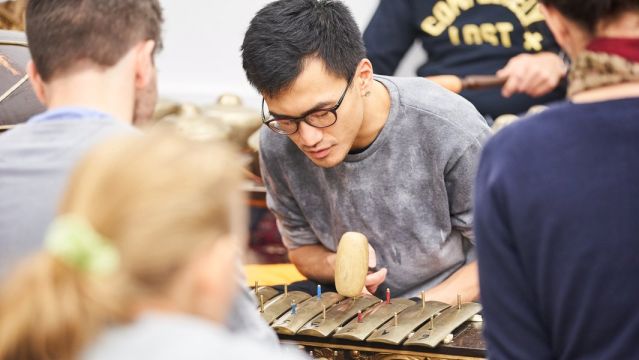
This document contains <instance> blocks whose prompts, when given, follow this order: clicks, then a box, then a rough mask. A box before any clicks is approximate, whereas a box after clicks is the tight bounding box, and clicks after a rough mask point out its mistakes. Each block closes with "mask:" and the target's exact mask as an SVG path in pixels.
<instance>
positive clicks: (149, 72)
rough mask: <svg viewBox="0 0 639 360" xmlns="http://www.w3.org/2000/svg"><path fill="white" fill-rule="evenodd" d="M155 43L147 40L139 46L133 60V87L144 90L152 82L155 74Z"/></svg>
mask: <svg viewBox="0 0 639 360" xmlns="http://www.w3.org/2000/svg"><path fill="white" fill-rule="evenodd" d="M154 53H155V41H153V40H147V41H145V42H143V43H142V44H140V45H139V48H138V51H137V54H136V58H135V87H136V88H137V89H144V88H146V86H147V85H148V84H149V83H150V82H151V81H153V79H154V74H155V63H154V60H153V58H154Z"/></svg>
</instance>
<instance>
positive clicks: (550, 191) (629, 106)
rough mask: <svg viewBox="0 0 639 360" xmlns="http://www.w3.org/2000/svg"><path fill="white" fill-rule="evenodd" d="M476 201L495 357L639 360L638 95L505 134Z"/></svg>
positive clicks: (492, 145)
mask: <svg viewBox="0 0 639 360" xmlns="http://www.w3.org/2000/svg"><path fill="white" fill-rule="evenodd" d="M475 199H476V204H475V235H476V241H477V250H478V255H479V270H480V284H481V300H482V303H483V305H484V315H485V335H486V340H487V342H488V353H489V356H490V358H491V359H535V360H537V359H639V312H638V311H636V310H637V302H638V299H639V282H638V281H637V280H636V279H635V277H636V276H637V274H639V240H638V236H639V221H637V218H636V216H637V214H639V98H632V99H623V100H615V101H605V102H599V103H590V104H565V105H561V106H558V107H556V108H554V109H551V110H548V111H546V112H544V113H542V114H539V115H537V116H534V117H531V118H529V119H526V120H522V121H521V122H520V123H518V124H514V125H512V126H510V127H507V128H506V129H504V130H503V131H502V132H500V133H499V134H498V135H496V136H495V137H494V138H493V139H492V140H491V141H489V143H488V144H487V145H486V147H485V149H484V151H483V154H482V159H481V162H480V166H479V171H478V176H477V183H476V194H475Z"/></svg>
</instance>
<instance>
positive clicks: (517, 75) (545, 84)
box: [497, 52, 568, 97]
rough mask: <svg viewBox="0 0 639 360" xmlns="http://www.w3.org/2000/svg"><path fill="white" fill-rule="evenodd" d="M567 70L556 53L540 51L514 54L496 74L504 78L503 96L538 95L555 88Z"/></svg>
mask: <svg viewBox="0 0 639 360" xmlns="http://www.w3.org/2000/svg"><path fill="white" fill-rule="evenodd" d="M567 71H568V69H567V67H566V64H565V63H564V60H563V59H562V58H561V57H560V56H559V55H558V54H555V53H554V52H540V53H537V54H520V55H517V56H515V57H514V58H512V59H510V61H508V64H506V66H505V67H504V68H503V69H501V70H499V71H497V76H498V77H500V78H502V79H506V83H505V84H504V86H503V88H502V95H503V96H504V97H511V96H513V95H514V94H516V93H525V94H528V95H530V96H533V97H539V96H543V95H546V94H548V93H549V92H551V91H553V90H555V88H556V87H557V86H558V85H559V83H560V82H561V80H562V79H563V78H564V76H566V73H567Z"/></svg>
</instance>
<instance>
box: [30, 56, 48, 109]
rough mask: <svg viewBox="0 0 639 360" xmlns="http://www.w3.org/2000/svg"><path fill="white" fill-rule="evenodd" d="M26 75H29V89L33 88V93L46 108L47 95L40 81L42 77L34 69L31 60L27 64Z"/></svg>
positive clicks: (42, 82)
mask: <svg viewBox="0 0 639 360" xmlns="http://www.w3.org/2000/svg"><path fill="white" fill-rule="evenodd" d="M27 75H29V81H31V87H32V88H33V92H34V93H35V94H36V97H37V98H38V100H40V102H41V103H42V104H44V105H45V106H46V105H47V94H46V91H45V86H44V81H42V76H40V73H39V72H38V69H36V66H35V63H34V62H33V60H29V63H28V64H27Z"/></svg>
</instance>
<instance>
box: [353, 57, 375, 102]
mask: <svg viewBox="0 0 639 360" xmlns="http://www.w3.org/2000/svg"><path fill="white" fill-rule="evenodd" d="M353 83H354V84H355V86H356V87H357V88H359V91H360V94H362V96H366V94H368V93H369V92H370V89H371V86H372V84H373V64H371V61H370V60H368V59H362V61H360V62H359V65H357V69H356V70H355V78H354V79H353Z"/></svg>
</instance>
